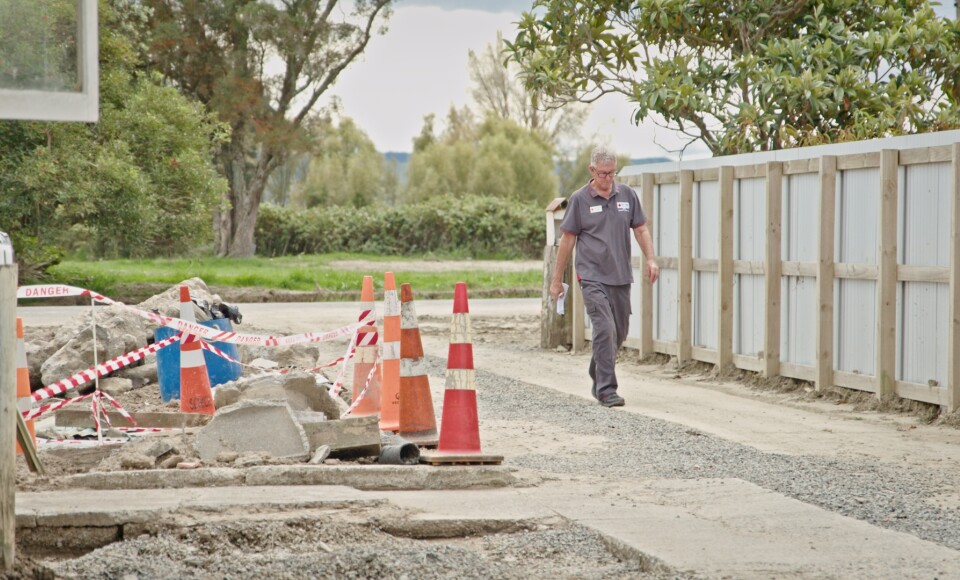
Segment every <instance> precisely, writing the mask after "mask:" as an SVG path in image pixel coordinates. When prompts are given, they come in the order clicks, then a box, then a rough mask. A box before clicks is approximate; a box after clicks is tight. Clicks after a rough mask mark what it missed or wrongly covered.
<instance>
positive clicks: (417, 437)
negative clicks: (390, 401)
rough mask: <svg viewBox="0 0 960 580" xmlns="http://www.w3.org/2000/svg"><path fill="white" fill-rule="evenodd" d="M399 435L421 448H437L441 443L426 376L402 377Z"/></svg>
mask: <svg viewBox="0 0 960 580" xmlns="http://www.w3.org/2000/svg"><path fill="white" fill-rule="evenodd" d="M399 434H400V436H401V437H403V438H404V439H406V440H407V441H409V442H411V443H416V444H417V445H418V446H420V447H428V448H430V447H436V446H437V444H438V443H439V442H440V439H439V437H438V435H437V419H436V417H435V416H434V414H433V399H432V398H431V397H430V383H429V381H428V379H427V377H426V376H425V375H421V376H417V377H400V431H399Z"/></svg>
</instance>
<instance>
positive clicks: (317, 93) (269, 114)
mask: <svg viewBox="0 0 960 580" xmlns="http://www.w3.org/2000/svg"><path fill="white" fill-rule="evenodd" d="M144 3H145V4H146V5H147V6H149V7H151V8H152V9H153V16H152V19H151V22H150V25H151V30H152V39H151V43H150V53H151V55H152V57H153V65H154V66H155V67H156V68H157V69H158V70H160V71H162V72H163V74H164V75H166V76H167V77H168V78H170V79H172V80H173V81H174V82H175V83H176V85H177V86H178V87H179V88H180V90H182V91H183V92H184V93H186V94H188V95H191V96H193V97H195V98H197V99H198V100H200V101H201V102H203V103H204V104H205V105H207V106H208V107H209V108H210V109H211V110H213V111H216V113H217V114H218V115H219V118H220V119H221V120H222V121H224V122H226V123H228V124H229V125H230V128H231V129H232V132H231V139H230V141H229V142H228V143H227V144H226V145H224V147H223V148H222V149H221V151H220V155H219V158H220V164H221V167H222V170H223V172H224V174H225V175H226V178H227V180H228V182H229V184H230V191H229V197H228V199H227V200H226V203H225V205H224V207H223V208H222V210H221V211H219V212H218V213H217V215H216V216H215V224H214V237H215V245H216V250H217V253H218V255H221V256H226V255H229V256H250V255H253V253H254V226H255V225H256V221H257V215H258V212H259V208H260V201H261V199H262V197H263V192H264V189H265V187H266V185H267V181H268V179H269V178H270V175H271V174H272V173H273V171H274V170H275V169H276V168H277V167H278V166H279V165H280V164H282V163H283V162H284V161H285V159H286V157H287V156H288V154H289V152H290V151H295V150H298V149H302V148H303V146H304V144H303V139H304V135H303V132H302V128H303V126H304V123H305V122H306V120H307V119H308V118H309V115H310V113H311V111H312V110H313V108H314V106H315V105H316V103H317V101H318V100H319V99H320V97H321V96H322V95H323V94H324V93H326V92H327V90H328V89H329V88H330V87H331V86H332V85H333V84H334V82H335V81H336V80H337V78H338V77H339V76H340V73H341V72H343V70H344V69H346V67H347V66H349V65H350V63H352V62H353V61H354V60H355V59H356V58H357V57H358V56H359V55H360V54H361V53H362V52H363V50H364V49H365V48H366V46H367V43H368V42H369V41H370V39H371V37H372V36H373V34H374V33H375V31H377V32H383V30H375V27H376V26H377V25H378V24H379V23H382V22H385V20H386V18H387V17H388V16H389V6H390V3H391V2H390V0H353V1H352V2H340V1H339V0H278V1H268V0H262V1H256V0H144Z"/></svg>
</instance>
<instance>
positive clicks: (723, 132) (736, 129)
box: [507, 0, 960, 154]
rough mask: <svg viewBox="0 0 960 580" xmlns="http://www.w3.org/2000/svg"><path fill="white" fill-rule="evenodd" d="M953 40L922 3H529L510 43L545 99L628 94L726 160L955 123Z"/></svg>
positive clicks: (959, 88) (958, 103) (948, 27)
mask: <svg viewBox="0 0 960 580" xmlns="http://www.w3.org/2000/svg"><path fill="white" fill-rule="evenodd" d="M958 44H960V23H958V22H950V21H946V20H943V19H939V18H937V17H936V15H935V14H934V12H933V10H932V9H931V7H930V5H929V3H928V2H927V0H898V1H896V2H889V1H884V0H856V1H855V0H819V1H809V0H757V1H755V2H734V3H730V2H722V1H718V0H703V1H701V2H687V1H686V0H640V1H638V2H629V3H627V2H619V1H615V0H598V1H596V2H589V3H583V2H575V1H573V0H536V1H535V2H534V5H533V8H532V9H531V11H529V12H525V13H524V14H523V16H522V17H521V21H520V24H519V32H518V33H517V36H516V38H515V39H514V41H513V42H512V43H509V42H508V43H507V47H508V50H509V52H510V54H511V58H512V59H514V60H515V61H516V62H517V63H518V64H519V66H520V67H521V69H522V70H523V75H524V81H525V84H526V86H527V87H528V88H529V89H531V90H535V91H537V92H538V93H540V94H542V95H544V97H545V98H549V99H555V100H557V101H559V102H568V101H581V102H593V101H595V100H596V99H598V98H600V97H601V96H603V95H604V94H607V93H611V92H617V93H622V94H624V95H626V96H627V97H628V98H629V99H630V100H631V101H632V102H634V103H636V105H637V110H636V113H635V116H634V121H635V122H637V123H639V122H640V121H642V120H643V119H645V118H647V117H648V116H651V115H652V116H653V118H654V120H655V121H658V122H659V123H660V124H662V125H664V126H666V127H669V128H672V129H678V130H680V131H682V132H684V133H685V134H686V135H688V136H689V137H690V138H691V141H692V140H697V139H699V140H702V141H703V142H704V143H705V144H706V145H707V146H708V147H709V148H710V150H711V151H712V152H714V153H715V154H727V153H737V152H747V151H758V150H771V149H779V148H783V147H791V146H797V145H804V144H811V143H825V142H835V141H843V140H850V139H866V138H872V137H883V136H888V135H896V134H902V133H912V132H923V131H935V130H940V129H944V128H949V127H956V126H958V125H960V81H958V79H960V51H958V50H957V48H958Z"/></svg>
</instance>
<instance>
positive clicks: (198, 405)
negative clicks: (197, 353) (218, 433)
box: [180, 367, 216, 415]
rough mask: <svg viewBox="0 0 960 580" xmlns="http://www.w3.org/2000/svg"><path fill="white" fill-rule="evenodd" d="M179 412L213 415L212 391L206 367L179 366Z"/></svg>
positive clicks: (214, 408)
mask: <svg viewBox="0 0 960 580" xmlns="http://www.w3.org/2000/svg"><path fill="white" fill-rule="evenodd" d="M180 412H181V413H196V414H200V415H213V414H214V413H215V412H216V407H215V406H214V404H213V393H212V392H211V391H210V378H209V377H208V376H207V368H206V367H192V368H191V367H187V368H183V367H181V368H180Z"/></svg>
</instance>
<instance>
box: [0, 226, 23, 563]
mask: <svg viewBox="0 0 960 580" xmlns="http://www.w3.org/2000/svg"><path fill="white" fill-rule="evenodd" d="M16 348H17V263H16V261H15V260H14V255H13V245H12V244H11V243H10V238H9V237H7V234H5V233H3V232H0V571H4V572H9V571H11V570H13V563H14V547H15V542H14V532H15V531H16V511H15V506H14V497H15V494H16V490H17V455H16V437H17V420H16V415H15V413H19V411H18V409H17V356H16V352H17V351H16Z"/></svg>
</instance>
